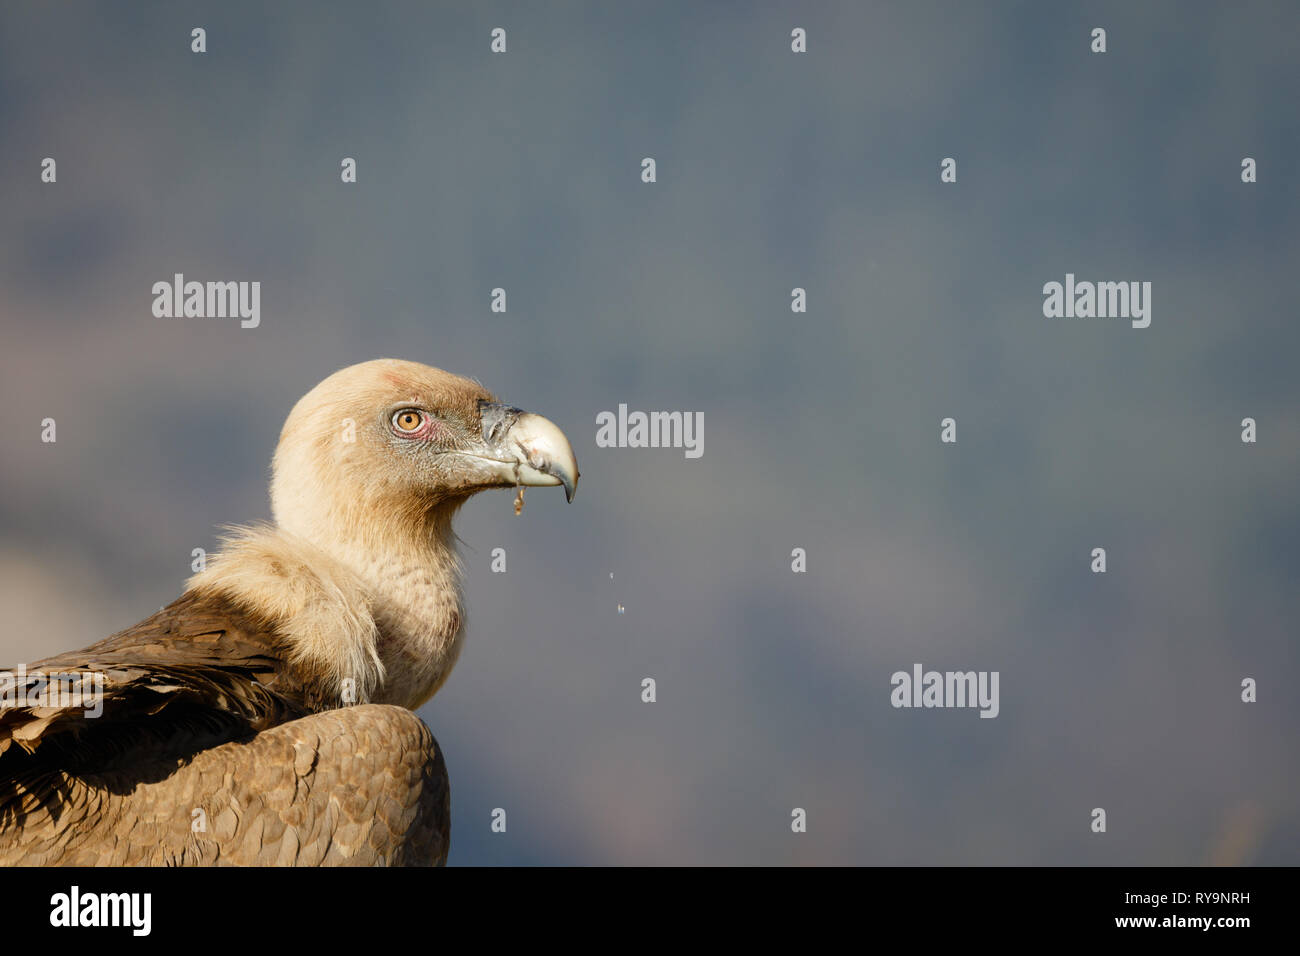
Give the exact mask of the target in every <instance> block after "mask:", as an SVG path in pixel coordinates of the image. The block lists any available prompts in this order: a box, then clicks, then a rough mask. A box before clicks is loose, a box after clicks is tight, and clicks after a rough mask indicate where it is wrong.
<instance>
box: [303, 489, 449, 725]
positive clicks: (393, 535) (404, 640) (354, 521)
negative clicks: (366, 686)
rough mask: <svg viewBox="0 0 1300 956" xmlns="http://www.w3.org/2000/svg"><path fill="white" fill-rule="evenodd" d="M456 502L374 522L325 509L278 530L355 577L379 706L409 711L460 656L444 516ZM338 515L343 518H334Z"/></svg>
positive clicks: (373, 697)
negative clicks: (318, 517) (321, 517)
mask: <svg viewBox="0 0 1300 956" xmlns="http://www.w3.org/2000/svg"><path fill="white" fill-rule="evenodd" d="M460 503H461V502H460V501H443V502H439V503H437V504H436V505H434V506H431V507H425V508H422V509H420V510H419V512H418V513H416V514H412V513H411V511H410V510H409V509H405V510H401V511H395V512H394V514H393V517H392V520H387V521H385V520H376V515H375V514H374V513H373V512H372V511H371V512H367V513H366V514H364V515H358V514H355V513H351V514H350V513H348V512H354V508H341V509H338V510H334V511H332V513H331V515H330V519H331V520H329V521H327V522H313V523H312V526H311V527H306V528H294V527H290V528H286V529H285V530H288V531H290V532H292V533H294V534H297V535H299V536H301V537H304V538H306V539H307V540H308V541H309V542H311V543H312V544H313V545H315V546H316V547H317V548H319V549H320V550H321V551H323V552H325V553H326V554H327V555H329V556H330V557H331V558H333V559H334V560H335V561H337V562H339V563H340V564H342V565H343V566H344V567H346V568H347V569H348V570H350V571H352V572H353V573H354V574H356V575H357V577H358V578H360V579H361V582H362V584H363V585H364V587H365V589H366V592H367V595H368V597H369V599H370V615H371V616H372V617H373V619H374V622H375V628H376V634H375V637H376V650H377V652H378V655H379V659H380V661H381V663H382V664H383V673H384V678H383V681H382V682H381V683H380V685H379V686H378V687H377V688H376V689H375V691H374V693H373V694H372V695H371V701H372V702H374V703H379V704H397V705H399V706H402V707H409V708H412V709H414V708H416V707H418V706H420V705H421V704H423V703H424V702H425V701H427V700H428V699H429V698H430V697H432V696H433V694H434V693H435V692H436V691H437V690H438V688H439V687H441V686H442V683H443V681H445V680H446V679H447V675H448V674H450V673H451V668H452V666H453V665H454V664H455V663H456V658H457V656H458V655H459V653H460V641H461V624H462V622H463V620H464V612H463V610H462V608H461V593H460V567H459V562H458V560H457V557H456V551H455V540H456V538H455V534H454V533H453V531H452V528H451V519H452V516H453V515H454V514H455V512H456V511H457V510H458V509H459V506H460ZM340 518H342V519H343V520H340Z"/></svg>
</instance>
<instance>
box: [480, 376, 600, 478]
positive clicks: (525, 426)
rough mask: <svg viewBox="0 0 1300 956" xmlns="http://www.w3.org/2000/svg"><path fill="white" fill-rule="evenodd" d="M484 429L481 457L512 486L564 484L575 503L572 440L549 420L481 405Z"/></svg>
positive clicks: (508, 408) (503, 407)
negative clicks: (483, 452) (570, 441)
mask: <svg viewBox="0 0 1300 956" xmlns="http://www.w3.org/2000/svg"><path fill="white" fill-rule="evenodd" d="M478 408H479V416H480V419H481V422H482V427H483V444H484V446H485V448H484V451H485V454H484V455H482V456H481V457H483V458H484V459H486V461H487V462H489V463H490V467H491V470H492V471H493V472H494V473H495V474H496V475H497V477H499V478H500V479H501V480H502V481H504V482H506V483H507V484H511V485H529V486H534V485H563V486H564V497H565V499H566V500H567V501H572V500H573V495H574V492H575V491H576V490H577V488H578V459H577V458H575V457H574V456H573V449H572V448H571V447H570V446H569V440H568V439H567V438H565V437H564V432H562V431H560V429H559V426H557V425H556V424H555V423H554V422H552V421H551V420H550V419H546V418H543V417H542V416H541V415H534V414H533V413H532V412H526V411H524V410H523V409H521V408H514V407H513V406H510V405H503V404H501V403H499V402H486V401H482V400H480V401H479V403H478Z"/></svg>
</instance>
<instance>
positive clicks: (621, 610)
mask: <svg viewBox="0 0 1300 956" xmlns="http://www.w3.org/2000/svg"><path fill="white" fill-rule="evenodd" d="M618 613H619V614H622V613H623V605H621V604H620V605H619V606H618Z"/></svg>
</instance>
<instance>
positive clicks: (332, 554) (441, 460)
mask: <svg viewBox="0 0 1300 956" xmlns="http://www.w3.org/2000/svg"><path fill="white" fill-rule="evenodd" d="M577 479H578V469H577V462H576V461H575V459H574V456H573V451H572V449H571V448H570V446H569V443H568V441H567V440H566V439H565V437H564V435H563V433H562V432H561V431H560V430H559V429H558V428H557V427H556V426H555V425H554V424H552V423H551V422H549V421H547V420H546V419H544V418H541V417H540V416H537V415H531V414H529V413H526V412H523V411H521V410H520V409H517V408H513V407H510V406H506V405H503V404H501V403H499V402H497V401H496V400H495V398H493V396H491V395H490V394H489V393H487V392H486V391H485V390H484V389H483V388H482V387H481V386H479V385H478V384H477V383H475V382H472V381H470V380H468V379H464V378H460V377H458V376H455V375H451V374H449V373H447V372H443V371H441V370H439V369H435V368H432V367H429V366H426V365H420V364H417V363H413V362H402V361H397V360H391V359H381V360H378V361H375V362H366V363H363V364H361V365H354V366H351V367H350V368H346V369H343V370H342V371H340V372H337V373H335V374H334V375H332V376H330V377H329V378H327V379H326V380H325V381H324V382H322V383H321V384H320V385H318V386H317V387H316V388H315V389H313V390H312V391H311V392H309V393H308V394H307V395H306V396H304V397H303V399H302V400H301V401H299V402H298V404H297V405H296V406H295V407H294V409H293V411H292V413H291V414H290V415H289V419H288V421H287V422H286V423H285V426H284V430H283V432H282V433H281V436H280V443H279V445H278V447H277V449H276V454H275V460H274V463H273V479H272V486H271V499H272V511H273V514H274V517H275V523H274V524H273V525H268V526H263V527H250V528H243V529H239V530H237V531H236V532H235V534H234V535H233V536H232V537H231V538H229V539H227V541H226V544H225V547H224V548H223V550H222V552H221V553H220V554H219V555H216V556H214V557H213V558H212V559H211V561H210V562H209V565H208V567H207V569H206V570H204V571H202V572H200V573H199V574H197V575H196V576H195V577H194V578H192V579H191V580H190V582H189V585H188V587H187V589H186V591H185V593H184V594H182V595H181V597H180V598H178V599H177V600H176V601H174V602H173V603H172V604H170V605H168V606H167V607H165V608H163V609H162V610H160V611H159V612H158V613H157V614H154V615H152V616H151V617H149V618H147V619H146V620H144V621H142V622H140V623H139V624H137V625H135V626H134V627H130V628H127V629H126V630H124V631H121V632H119V633H117V634H115V635H113V636H112V637H109V638H107V639H106V640H103V641H101V642H99V643H98V644H94V645H92V646H91V647H88V648H86V649H85V650H81V651H74V652H72V653H67V654H61V655H59V656H57V657H51V658H48V659H46V660H43V661H39V662H36V663H34V664H29V665H26V666H25V667H24V668H20V669H14V670H11V671H9V672H0V864H3V865H15V864H17V865H136V864H140V865H206V864H233V865H319V864H326V865H328V864H348V865H376V864H385V865H436V864H441V863H443V862H445V860H446V856H447V850H448V830H449V826H450V819H449V807H450V797H449V789H448V780H447V770H446V766H445V764H444V762H443V759H442V755H441V753H440V751H439V749H438V746H437V744H436V742H435V741H434V739H433V736H432V735H431V734H430V733H429V730H428V728H426V727H425V726H424V724H423V722H422V721H420V719H419V718H418V717H416V716H415V714H414V713H412V710H413V709H414V708H416V707H418V706H419V705H420V704H422V703H423V702H424V701H426V700H428V699H429V697H431V696H432V695H433V694H434V693H435V692H436V691H437V689H438V688H439V687H440V686H441V685H442V683H443V682H444V681H445V680H446V678H447V674H448V673H449V672H450V670H451V668H452V666H453V665H454V663H455V661H456V657H457V654H458V653H459V649H460V641H461V635H462V631H463V621H464V612H463V609H462V607H461V598H460V590H459V583H458V568H457V563H456V557H455V552H454V540H455V539H454V535H453V534H452V530H451V519H452V516H453V515H454V514H455V512H456V510H457V509H458V508H459V507H460V505H461V504H463V503H464V501H465V500H466V499H467V498H468V497H469V496H470V495H472V494H474V493H476V492H478V491H481V490H484V489H487V488H494V487H512V486H520V487H522V486H526V485H563V486H564V489H565V492H566V495H567V496H568V497H569V498H570V499H571V498H572V495H573V491H574V488H575V487H576V483H577Z"/></svg>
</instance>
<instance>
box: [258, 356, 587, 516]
mask: <svg viewBox="0 0 1300 956" xmlns="http://www.w3.org/2000/svg"><path fill="white" fill-rule="evenodd" d="M273 475H274V477H273V479H272V483H271V503H272V509H273V511H274V514H275V519H276V522H277V524H279V526H280V527H281V528H282V529H284V530H286V531H289V532H291V533H294V534H299V535H302V536H303V537H306V538H307V539H309V540H320V539H322V538H325V539H328V538H337V537H339V536H344V537H346V536H348V535H349V534H351V535H359V536H363V537H364V536H373V535H374V534H375V532H376V531H377V530H384V529H385V528H387V529H390V530H393V531H396V532H398V533H399V534H400V533H402V532H404V531H411V530H414V529H418V528H422V527H424V526H425V525H427V524H428V523H429V522H430V521H431V520H433V519H435V518H436V517H438V516H440V513H441V512H445V511H447V510H448V508H447V506H449V505H450V506H453V507H452V509H451V510H454V507H455V506H458V505H459V504H461V503H462V502H463V501H464V500H465V499H466V498H468V497H469V496H470V495H472V494H474V493H475V492H478V491H483V490H485V489H488V488H507V487H515V486H520V487H523V486H536V485H561V486H563V488H564V493H565V496H566V498H567V499H568V500H569V501H572V500H573V494H574V490H575V489H576V488H577V484H578V463H577V460H576V459H575V458H574V455H573V449H572V448H571V447H569V442H568V440H567V439H566V438H565V437H564V433H563V432H562V431H560V429H559V428H557V427H556V426H555V425H554V424H553V423H552V422H550V421H549V420H547V419H545V418H543V417H542V416H540V415H534V414H532V413H530V412H525V411H523V410H522V409H519V408H515V407H513V406H510V405H506V404H503V403H501V402H499V401H497V399H496V397H495V396H494V395H492V393H491V392H489V391H488V390H487V389H485V388H483V386H481V385H479V384H478V383H477V382H475V381H472V380H470V379H467V378H462V377H461V376H459V375H453V374H451V373H449V372H444V371H442V370H441V369H437V368H432V367H430V366H428V365H421V364H419V363H417V362H404V361H398V360H395V359H379V360H377V361H373V362H363V363H362V364H360V365H353V366H350V367H348V368H345V369H342V370H341V371H338V372H335V373H334V374H333V375H331V376H330V377H329V378H327V379H325V380H324V381H323V382H321V383H320V384H319V385H317V386H316V387H315V388H313V389H312V390H311V391H310V392H308V393H307V394H306V395H305V396H303V398H302V399H301V400H299V402H298V404H297V405H295V406H294V408H293V411H292V412H290V414H289V418H288V420H287V421H286V422H285V425H284V430H283V431H282V432H281V435H280V444H279V447H278V448H277V449H276V453H275V461H274V464H273Z"/></svg>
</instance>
